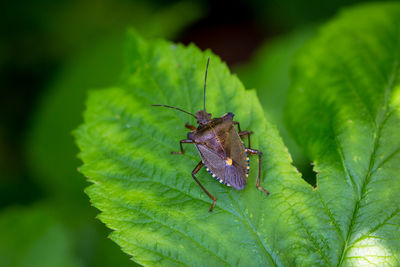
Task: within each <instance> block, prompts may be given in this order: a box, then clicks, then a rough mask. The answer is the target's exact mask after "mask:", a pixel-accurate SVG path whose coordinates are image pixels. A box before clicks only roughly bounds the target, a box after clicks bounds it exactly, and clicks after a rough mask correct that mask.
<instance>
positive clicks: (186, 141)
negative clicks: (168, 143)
mask: <svg viewBox="0 0 400 267" xmlns="http://www.w3.org/2000/svg"><path fill="white" fill-rule="evenodd" d="M191 143H194V142H193V140H190V139H184V140H181V141H179V145H180V146H181V151H178V152H174V151H172V152H171V154H185V151H183V147H182V144H191Z"/></svg>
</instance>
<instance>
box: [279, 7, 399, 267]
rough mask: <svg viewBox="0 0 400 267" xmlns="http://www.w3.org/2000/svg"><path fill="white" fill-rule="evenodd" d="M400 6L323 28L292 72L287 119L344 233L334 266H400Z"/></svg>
mask: <svg viewBox="0 0 400 267" xmlns="http://www.w3.org/2000/svg"><path fill="white" fill-rule="evenodd" d="M399 63H400V6H399V5H398V4H383V5H365V6H362V7H360V8H357V9H351V10H348V11H345V12H343V13H342V14H341V15H340V17H339V18H338V19H336V20H335V21H333V22H331V23H328V24H327V25H326V26H324V27H323V28H322V29H321V31H320V34H319V36H318V38H316V39H315V40H313V42H311V43H309V45H308V46H307V47H305V48H304V49H303V50H302V53H301V54H300V55H299V56H298V58H297V60H296V62H295V65H294V67H293V73H292V74H293V75H292V78H293V81H294V82H293V84H292V87H291V92H290V95H289V98H288V104H287V119H288V123H289V125H290V128H291V131H292V133H293V134H294V135H295V137H296V139H297V141H298V142H299V143H300V145H301V146H302V147H303V148H304V149H305V150H306V152H307V154H308V156H309V157H310V158H311V159H312V160H313V161H314V163H315V170H316V171H317V172H318V190H317V193H318V195H319V197H320V200H321V201H322V202H323V203H324V206H325V207H326V209H327V210H328V211H329V213H330V214H331V218H332V223H333V224H334V225H335V227H336V229H337V237H338V244H339V246H338V247H337V249H338V250H337V255H336V259H335V261H334V262H335V264H337V263H339V264H340V265H364V266H365V265H369V264H376V265H380V266H382V265H383V264H389V265H399V264H400V261H399V260H400V258H399V254H400V234H399V226H400V213H399V211H400V199H399V194H400V153H399V152H400V139H399V133H400V112H399V107H400V105H399V104H400V101H399V100H400V99H399V95H400V86H399V85H400V80H399V78H400V68H399Z"/></svg>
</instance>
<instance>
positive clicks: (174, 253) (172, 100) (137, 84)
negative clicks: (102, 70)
mask: <svg viewBox="0 0 400 267" xmlns="http://www.w3.org/2000/svg"><path fill="white" fill-rule="evenodd" d="M128 48H129V53H128V54H129V55H130V57H129V60H128V62H129V67H128V68H127V69H128V70H129V72H128V73H127V76H126V81H127V82H126V84H125V85H123V86H121V87H118V88H110V89H108V90H103V91H97V92H93V93H91V95H90V97H89V100H88V103H87V107H88V109H87V111H86V112H85V124H84V125H83V126H81V127H80V128H79V130H78V131H77V132H76V136H77V141H78V144H79V146H80V148H81V150H82V152H81V154H80V156H81V158H82V159H83V161H84V162H85V165H84V166H83V167H82V168H81V171H82V172H83V173H84V174H85V175H86V176H88V177H90V180H91V181H92V182H93V183H94V185H92V186H91V187H89V188H88V189H87V193H88V194H89V196H90V198H91V200H92V202H93V204H94V205H95V206H96V207H98V208H99V209H100V210H102V211H103V212H102V214H101V215H100V219H101V220H102V221H103V222H105V223H106V224H107V225H108V227H110V228H112V229H115V230H116V231H115V232H114V233H113V234H112V239H113V240H115V241H116V242H117V243H119V244H120V245H121V246H122V248H123V249H124V250H125V251H126V252H127V253H129V254H131V255H133V256H134V260H136V261H137V262H139V263H141V264H144V265H158V264H160V265H177V264H180V265H194V266H196V265H200V266H201V265H203V266H204V265H211V266H213V265H214V266H215V265H248V264H250V265H261V264H269V265H274V264H278V265H281V264H282V262H290V261H294V260H295V258H296V257H297V256H296V255H297V254H298V253H297V252H296V249H295V248H294V247H293V248H292V249H288V247H287V244H289V243H290V241H289V240H290V239H291V238H287V239H285V240H283V239H282V240H281V239H276V238H277V237H279V236H283V235H285V234H287V233H289V232H292V235H290V236H291V237H292V238H294V237H295V236H296V235H297V234H296V232H297V231H298V230H297V229H296V228H297V227H298V225H295V224H289V225H288V224H286V223H284V222H287V221H292V220H294V219H295V217H296V216H295V214H294V213H293V212H291V211H290V210H291V205H293V203H294V202H296V201H295V199H297V201H302V202H305V203H307V202H308V201H311V198H310V197H309V196H308V194H309V193H311V192H312V189H311V187H309V186H308V185H307V184H306V183H305V182H304V181H303V180H302V179H301V177H300V175H299V174H298V173H297V172H296V171H295V169H294V168H293V167H291V165H290V158H289V155H288V153H287V152H286V149H285V148H284V146H283V144H282V141H281V139H280V138H279V136H278V134H277V131H276V129H275V127H273V126H272V125H271V124H270V123H268V122H267V121H266V120H265V118H264V114H263V111H262V109H261V107H260V104H259V102H258V100H257V98H256V95H255V92H254V91H245V90H244V88H243V86H242V84H241V83H240V82H239V80H238V79H237V78H236V77H235V76H232V75H231V74H230V73H229V71H228V69H227V67H226V65H225V64H223V63H221V62H220V60H219V59H218V58H217V57H216V56H214V55H211V54H210V53H209V52H207V53H205V54H203V53H201V51H199V50H198V49H197V48H196V47H195V46H193V45H191V46H189V47H183V46H181V45H174V44H171V43H168V42H165V41H154V42H149V43H147V42H145V41H143V40H141V39H140V38H138V37H137V36H135V35H134V34H133V35H132V38H131V40H130V42H129V44H128ZM208 56H211V64H210V68H209V76H208V85H207V86H208V87H207V88H208V91H207V92H208V93H207V109H208V110H209V111H211V112H212V113H213V114H214V116H221V115H223V114H224V113H225V112H227V111H232V112H234V114H236V117H235V118H236V119H237V120H239V121H240V123H241V127H242V128H243V129H249V130H253V131H254V132H255V134H254V136H253V137H252V144H253V146H254V147H255V148H259V149H260V150H261V151H263V152H264V155H265V156H264V157H263V162H262V164H263V183H262V184H263V186H264V187H265V188H267V189H268V190H270V191H271V192H272V193H271V195H270V196H269V197H267V196H266V195H265V194H264V193H263V192H261V191H259V190H257V189H256V188H255V182H256V174H257V172H256V169H257V168H256V166H257V161H256V159H252V160H251V166H252V169H251V172H250V176H249V182H248V185H247V187H246V188H245V189H244V190H243V191H235V190H234V189H232V188H228V187H226V186H223V185H221V184H219V183H218V182H216V181H215V180H214V179H213V178H212V177H211V176H210V175H209V174H208V173H207V172H206V171H205V170H201V171H200V172H199V179H200V181H201V182H202V183H203V184H204V186H205V187H206V188H207V189H208V190H209V191H210V192H212V193H213V194H215V195H216V197H217V198H218V200H217V206H216V208H215V209H214V212H213V213H209V212H208V209H209V206H210V204H211V202H210V199H209V198H208V196H207V195H205V194H204V192H203V191H202V190H201V189H200V187H198V185H197V184H196V183H195V182H194V180H193V179H192V177H191V174H190V173H191V171H192V170H193V168H194V166H195V165H196V164H197V163H198V162H199V161H200V159H199V157H198V155H197V152H196V151H195V150H194V148H193V147H191V146H189V147H187V153H186V154H185V155H171V154H170V152H171V151H173V150H177V149H178V146H179V145H178V142H179V140H180V139H183V138H185V135H186V130H185V128H184V127H183V125H184V123H185V122H190V123H194V121H193V118H191V117H190V116H188V115H186V114H184V113H179V112H177V111H173V110H166V109H161V108H155V107H151V106H150V104H154V103H158V104H168V105H173V106H178V107H180V108H183V109H186V110H188V111H191V112H195V111H196V110H198V109H200V108H201V106H202V98H203V95H202V87H203V81H204V71H205V63H206V60H207V57H208ZM260 140H264V142H260ZM297 192H300V193H297ZM310 204H311V202H310ZM305 205H306V204H305ZM271 210H275V211H276V214H275V215H271V214H270V211H271ZM306 210H307V206H306V208H305V209H303V211H299V213H303V212H305V211H306ZM310 219H311V217H310ZM279 222H281V223H279ZM287 242H289V243H287ZM285 244H286V245H285ZM298 249H302V247H301V246H299V247H298ZM281 255H285V256H284V257H282V258H281ZM290 255H291V256H290ZM307 257H308V256H307Z"/></svg>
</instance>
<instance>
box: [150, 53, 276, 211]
mask: <svg viewBox="0 0 400 267" xmlns="http://www.w3.org/2000/svg"><path fill="white" fill-rule="evenodd" d="M209 63H210V58H208V60H207V66H206V73H205V78H204V95H203V97H204V99H203V109H202V110H199V111H197V112H196V115H194V114H192V113H190V112H187V111H185V110H183V109H180V108H176V107H172V106H168V105H153V106H158V107H166V108H172V109H176V110H179V111H181V112H184V113H186V114H189V115H191V116H193V117H194V118H196V119H197V124H198V126H197V128H196V127H195V126H193V125H189V124H186V125H185V127H186V128H188V129H190V130H191V131H190V132H189V133H188V134H187V139H183V140H181V141H180V142H179V145H180V149H181V150H180V151H179V152H171V154H184V153H185V151H184V150H183V147H182V144H194V145H195V146H196V148H197V151H198V152H199V154H200V157H201V161H200V162H199V163H198V164H197V166H196V167H195V168H194V169H193V171H192V177H193V179H194V180H195V181H196V183H197V184H198V185H199V186H200V187H201V189H203V191H204V192H205V193H206V194H207V195H208V196H209V197H210V198H211V199H212V200H213V203H212V205H211V207H210V211H212V210H213V208H214V206H215V202H216V200H217V199H216V198H215V197H214V196H213V195H212V194H211V193H210V192H208V190H207V189H206V188H205V187H204V186H203V185H202V184H201V183H200V181H199V180H198V179H197V178H196V174H197V173H198V172H199V170H200V169H201V167H203V166H205V167H206V170H207V172H209V173H210V174H211V175H212V177H214V178H215V179H216V180H217V181H219V182H220V183H222V184H225V185H227V186H232V187H233V188H235V189H237V190H242V189H243V188H244V187H245V186H246V181H247V177H248V175H249V170H250V163H249V157H248V155H249V154H250V155H254V154H256V155H258V177H257V183H256V187H257V188H258V189H259V190H261V191H263V192H265V193H266V194H267V195H268V194H269V192H268V191H267V190H265V189H264V188H262V187H261V186H260V176H261V156H262V153H261V151H258V150H256V149H252V148H251V144H250V135H251V134H252V132H249V131H242V130H241V129H240V124H239V122H237V121H234V120H233V116H234V115H233V113H232V112H228V113H226V114H225V115H223V116H222V117H220V118H213V119H212V118H211V113H207V112H206V84H207V71H208V65H209ZM235 125H236V126H237V128H238V131H236V128H235ZM243 137H247V139H248V147H247V148H246V147H245V146H244V143H243V141H242V139H241V138H243Z"/></svg>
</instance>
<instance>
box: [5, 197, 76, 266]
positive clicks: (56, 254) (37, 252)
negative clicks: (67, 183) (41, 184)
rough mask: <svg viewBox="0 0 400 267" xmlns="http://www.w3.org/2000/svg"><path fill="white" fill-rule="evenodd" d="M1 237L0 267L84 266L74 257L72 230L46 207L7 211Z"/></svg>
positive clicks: (37, 206)
mask: <svg viewBox="0 0 400 267" xmlns="http://www.w3.org/2000/svg"><path fill="white" fill-rule="evenodd" d="M0 236H1V240H2V241H1V242H0V264H1V266H10V267H11V266H13V267H14V266H15V267H25V266H26V267H54V266H60V267H71V266H84V265H83V264H82V261H81V260H80V259H79V258H78V257H77V255H75V253H74V249H75V246H74V240H73V237H72V236H71V232H70V230H69V229H68V228H67V227H65V224H64V223H63V222H62V221H61V220H60V219H59V218H57V216H55V215H54V211H53V210H51V209H50V208H49V207H48V205H47V204H43V203H41V204H39V203H37V204H35V205H34V206H28V207H18V206H16V207H13V208H9V209H7V210H4V211H3V212H2V213H1V215H0ZM5 241H6V242H5Z"/></svg>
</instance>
